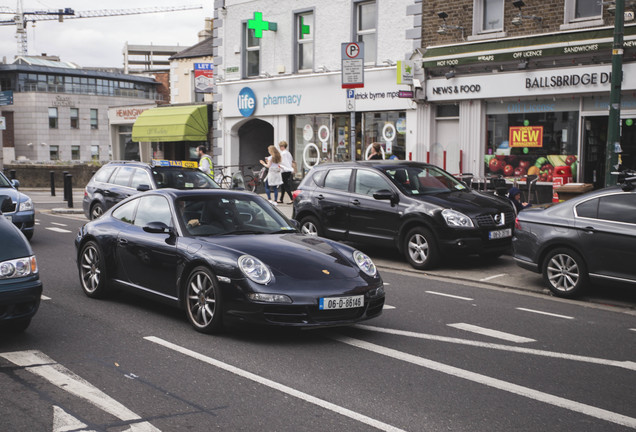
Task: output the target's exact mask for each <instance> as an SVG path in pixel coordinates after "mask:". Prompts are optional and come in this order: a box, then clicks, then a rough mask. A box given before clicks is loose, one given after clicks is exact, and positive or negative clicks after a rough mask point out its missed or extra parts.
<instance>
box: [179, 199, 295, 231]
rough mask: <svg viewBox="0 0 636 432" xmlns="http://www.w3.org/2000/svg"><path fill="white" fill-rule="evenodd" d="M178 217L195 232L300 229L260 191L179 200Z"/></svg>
mask: <svg viewBox="0 0 636 432" xmlns="http://www.w3.org/2000/svg"><path fill="white" fill-rule="evenodd" d="M175 204H176V208H177V213H178V218H179V220H180V222H181V223H182V225H183V226H184V227H185V230H186V232H188V233H189V234H190V235H193V236H212V235H230V234H274V233H286V232H295V231H296V229H295V228H294V227H293V226H291V225H290V224H289V222H288V221H287V220H286V219H285V218H284V217H283V216H282V215H281V214H280V213H279V212H277V211H276V210H275V209H274V208H273V207H272V206H271V205H270V204H269V203H268V202H267V201H265V200H264V199H263V198H261V197H259V196H257V195H248V194H246V195H233V194H232V195H231V194H228V195H221V194H213V195H212V194H210V195H205V196H192V197H186V198H181V199H178V200H176V202H175Z"/></svg>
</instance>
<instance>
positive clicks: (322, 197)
mask: <svg viewBox="0 0 636 432" xmlns="http://www.w3.org/2000/svg"><path fill="white" fill-rule="evenodd" d="M316 198H317V199H319V200H323V199H325V197H324V196H323V195H322V194H320V195H318V196H317V197H316Z"/></svg>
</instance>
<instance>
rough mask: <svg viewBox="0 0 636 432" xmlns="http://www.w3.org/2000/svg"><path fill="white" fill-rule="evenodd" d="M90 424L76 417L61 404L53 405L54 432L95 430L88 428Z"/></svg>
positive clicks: (87, 431) (89, 431)
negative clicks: (60, 405) (61, 406)
mask: <svg viewBox="0 0 636 432" xmlns="http://www.w3.org/2000/svg"><path fill="white" fill-rule="evenodd" d="M87 427H88V426H87V425H86V424H84V423H82V422H81V421H80V420H79V419H76V418H75V417H73V416H72V415H70V414H69V413H67V412H66V411H64V410H63V409H62V408H60V407H59V406H56V405H53V432H69V431H81V432H95V431H93V430H88V429H86V428H87Z"/></svg>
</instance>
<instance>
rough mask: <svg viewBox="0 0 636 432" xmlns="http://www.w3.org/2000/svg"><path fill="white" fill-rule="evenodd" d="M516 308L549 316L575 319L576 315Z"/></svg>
mask: <svg viewBox="0 0 636 432" xmlns="http://www.w3.org/2000/svg"><path fill="white" fill-rule="evenodd" d="M515 309H517V310H520V311H524V312H532V313H536V314H540V315H548V316H551V317H555V318H563V319H574V317H571V316H567V315H559V314H554V313H550V312H543V311H538V310H534V309H526V308H515Z"/></svg>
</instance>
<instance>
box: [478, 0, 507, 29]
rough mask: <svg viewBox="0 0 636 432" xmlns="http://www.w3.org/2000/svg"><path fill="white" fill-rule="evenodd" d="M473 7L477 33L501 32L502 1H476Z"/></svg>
mask: <svg viewBox="0 0 636 432" xmlns="http://www.w3.org/2000/svg"><path fill="white" fill-rule="evenodd" d="M475 7H476V8H475V11H476V12H477V13H476V14H475V16H476V17H477V19H478V20H479V24H478V27H477V31H478V32H479V33H485V32H493V31H502V30H503V27H504V25H503V24H504V22H503V12H504V2H503V0H477V2H476V4H475Z"/></svg>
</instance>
